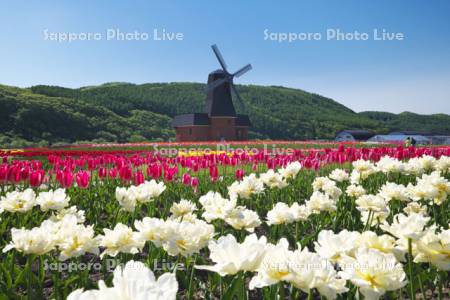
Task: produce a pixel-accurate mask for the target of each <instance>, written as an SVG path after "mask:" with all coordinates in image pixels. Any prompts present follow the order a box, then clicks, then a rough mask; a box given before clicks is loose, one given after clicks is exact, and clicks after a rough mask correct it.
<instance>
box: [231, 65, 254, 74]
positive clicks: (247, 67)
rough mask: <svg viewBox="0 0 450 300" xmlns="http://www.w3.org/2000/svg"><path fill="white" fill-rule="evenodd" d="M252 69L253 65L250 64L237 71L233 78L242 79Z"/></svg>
mask: <svg viewBox="0 0 450 300" xmlns="http://www.w3.org/2000/svg"><path fill="white" fill-rule="evenodd" d="M251 69H252V65H251V64H248V65H246V66H245V67H243V68H241V69H240V70H238V71H236V72H235V73H234V74H233V76H236V77H241V76H242V75H244V74H245V73H247V72H248V71H250V70H251Z"/></svg>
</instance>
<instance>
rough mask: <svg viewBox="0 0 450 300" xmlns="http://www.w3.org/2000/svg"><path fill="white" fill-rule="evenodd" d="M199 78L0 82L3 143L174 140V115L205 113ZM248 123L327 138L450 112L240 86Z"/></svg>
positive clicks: (430, 125)
mask: <svg viewBox="0 0 450 300" xmlns="http://www.w3.org/2000/svg"><path fill="white" fill-rule="evenodd" d="M204 87H205V86H204V85H203V84H198V83H151V84H142V85H136V84H131V83H122V82H115V83H107V84H103V85H100V86H89V87H82V88H78V89H70V88H63V87H57V86H44V85H40V86H34V87H31V88H28V89H21V88H16V87H9V86H3V85H0V145H3V146H12V147H18V146H23V145H26V144H28V143H33V144H40V145H46V144H48V143H52V144H53V143H73V142H77V141H111V142H113V141H114V142H127V141H144V140H168V139H171V138H172V139H173V138H174V135H175V134H174V131H173V129H172V128H171V127H170V121H171V119H172V117H173V116H175V115H177V114H181V113H191V112H200V111H203V106H204V102H205V97H206V96H205V94H204V92H203V91H204ZM237 88H238V90H239V92H240V94H241V97H242V99H243V101H244V104H245V105H244V107H241V105H239V104H236V109H237V110H238V112H240V113H247V114H248V115H249V116H250V119H251V121H252V123H253V127H252V128H251V132H250V136H251V137H252V138H271V139H315V138H320V139H330V138H333V137H334V136H335V133H336V132H337V131H339V130H343V129H369V130H372V131H376V132H387V131H389V130H407V129H414V130H417V129H418V128H420V129H423V130H424V131H432V132H436V133H442V134H450V116H448V115H430V116H425V115H417V114H411V113H402V114H399V115H395V114H390V113H382V112H364V113H355V112H353V111H352V110H350V109H348V108H347V107H345V106H343V105H342V104H339V103H337V102H336V101H334V100H332V99H329V98H326V97H323V96H320V95H317V94H312V93H308V92H305V91H302V90H298V89H290V88H284V87H279V86H254V85H248V86H237Z"/></svg>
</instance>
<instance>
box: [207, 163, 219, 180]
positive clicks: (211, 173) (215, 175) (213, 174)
mask: <svg viewBox="0 0 450 300" xmlns="http://www.w3.org/2000/svg"><path fill="white" fill-rule="evenodd" d="M209 177H211V181H216V180H217V178H218V177H219V169H218V168H217V166H216V165H212V166H210V167H209Z"/></svg>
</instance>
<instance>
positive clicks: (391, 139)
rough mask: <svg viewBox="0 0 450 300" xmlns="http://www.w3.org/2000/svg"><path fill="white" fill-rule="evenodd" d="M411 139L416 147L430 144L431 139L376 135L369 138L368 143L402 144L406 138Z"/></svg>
mask: <svg viewBox="0 0 450 300" xmlns="http://www.w3.org/2000/svg"><path fill="white" fill-rule="evenodd" d="M408 137H409V138H413V139H414V140H415V141H416V144H417V145H428V144H431V139H429V138H428V137H426V136H423V135H405V134H378V135H376V136H373V137H371V138H370V139H369V140H368V141H369V142H379V143H404V142H405V141H406V139H407V138H408Z"/></svg>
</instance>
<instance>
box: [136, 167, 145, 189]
mask: <svg viewBox="0 0 450 300" xmlns="http://www.w3.org/2000/svg"><path fill="white" fill-rule="evenodd" d="M133 179H134V185H140V184H142V183H144V181H145V177H144V174H143V173H142V171H141V170H138V171H137V172H136V173H135V174H134V176H133Z"/></svg>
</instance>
